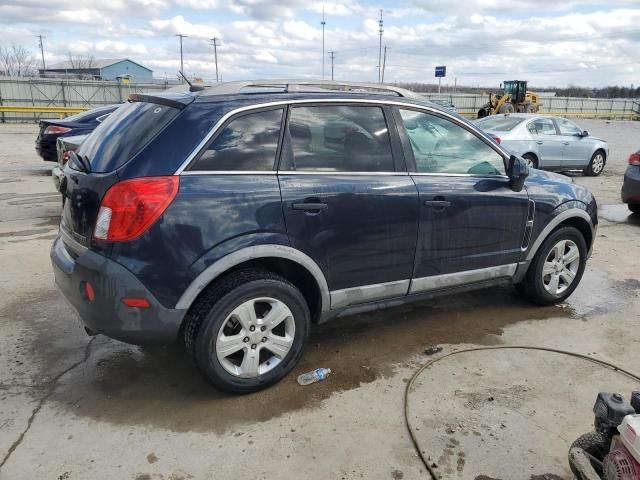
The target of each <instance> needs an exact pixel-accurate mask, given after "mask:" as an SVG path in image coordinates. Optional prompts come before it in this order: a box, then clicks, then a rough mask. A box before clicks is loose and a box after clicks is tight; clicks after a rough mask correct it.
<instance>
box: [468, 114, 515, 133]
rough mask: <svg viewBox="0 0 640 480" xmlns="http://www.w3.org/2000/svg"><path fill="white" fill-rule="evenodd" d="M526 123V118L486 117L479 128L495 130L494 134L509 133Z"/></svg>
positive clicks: (479, 123) (480, 122) (479, 124)
mask: <svg viewBox="0 0 640 480" xmlns="http://www.w3.org/2000/svg"><path fill="white" fill-rule="evenodd" d="M522 122H524V118H518V117H501V116H500V117H499V116H493V117H486V118H483V119H482V120H480V121H479V122H478V126H479V127H480V128H482V129H483V130H493V131H494V132H509V131H511V130H513V128H514V127H515V126H516V125H519V124H521V123H522Z"/></svg>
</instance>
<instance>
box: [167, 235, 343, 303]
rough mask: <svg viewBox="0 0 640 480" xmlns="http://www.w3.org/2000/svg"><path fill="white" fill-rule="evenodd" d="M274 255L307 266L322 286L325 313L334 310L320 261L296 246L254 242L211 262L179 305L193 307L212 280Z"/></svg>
mask: <svg viewBox="0 0 640 480" xmlns="http://www.w3.org/2000/svg"><path fill="white" fill-rule="evenodd" d="M270 257H271V258H273V257H276V258H282V259H285V260H290V261H293V262H295V263H297V264H298V265H300V266H301V267H303V268H305V269H306V270H307V271H308V272H309V273H310V274H311V275H312V276H313V278H314V279H315V281H316V283H317V284H318V287H319V289H320V299H321V303H322V308H321V310H322V312H325V311H328V310H329V309H330V305H331V302H330V297H329V286H328V284H327V280H326V278H325V276H324V274H323V273H322V270H321V269H320V267H319V266H318V264H317V263H316V262H315V261H313V259H312V258H311V257H309V256H308V255H306V254H304V253H303V252H301V251H300V250H296V249H295V248H292V247H288V246H286V245H275V244H268V245H254V246H251V247H245V248H241V249H240V250H236V251H235V252H233V253H230V254H229V255H225V256H224V257H222V258H220V259H219V260H218V261H216V262H214V263H213V264H212V265H209V266H208V267H207V268H206V269H204V270H203V271H202V272H200V274H199V275H198V276H197V277H196V278H195V280H193V281H192V282H191V283H190V284H189V286H188V287H187V288H186V290H185V291H184V292H183V294H182V296H181V297H180V299H179V300H178V303H177V304H176V306H175V308H176V309H188V308H189V307H191V305H192V304H193V302H194V301H195V299H196V298H197V297H198V295H199V294H200V292H202V291H203V290H204V289H205V288H206V287H207V286H208V285H209V284H210V283H211V282H212V281H214V280H215V279H216V278H218V277H219V276H220V275H222V274H224V273H225V272H227V271H228V270H230V269H231V268H233V267H235V266H237V265H240V264H241V263H245V262H247V261H249V260H255V259H260V258H270Z"/></svg>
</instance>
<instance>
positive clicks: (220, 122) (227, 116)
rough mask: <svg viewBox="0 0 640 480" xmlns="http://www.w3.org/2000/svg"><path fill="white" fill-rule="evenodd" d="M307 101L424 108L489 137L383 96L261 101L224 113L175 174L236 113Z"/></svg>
mask: <svg viewBox="0 0 640 480" xmlns="http://www.w3.org/2000/svg"><path fill="white" fill-rule="evenodd" d="M306 103H316V104H317V103H328V104H331V103H349V104H354V105H358V104H361V105H394V106H398V107H407V108H413V109H415V110H422V111H424V112H428V113H433V114H436V115H441V116H443V117H446V118H447V119H449V120H451V121H453V122H454V123H455V124H456V125H459V126H461V127H462V128H470V129H472V130H473V131H474V132H475V133H476V134H479V136H481V137H482V138H487V137H486V135H485V134H484V133H483V132H482V130H480V129H478V128H477V127H476V126H475V125H472V124H471V125H467V124H466V123H461V122H460V119H459V118H457V116H455V115H451V114H450V113H447V112H445V111H442V110H440V109H437V108H433V107H430V106H428V105H419V104H415V103H410V102H403V101H398V100H387V99H383V98H381V99H376V100H369V99H355V98H308V99H300V100H278V101H275V102H267V103H259V104H255V105H247V106H244V107H240V108H236V109H234V110H231V111H230V112H227V113H226V114H224V115H223V116H222V118H221V119H220V120H218V121H217V122H216V124H215V125H214V126H213V127H212V128H211V129H210V130H209V132H208V133H207V134H206V135H205V136H204V138H203V139H202V140H201V141H200V143H199V144H198V145H197V146H196V147H195V148H194V149H193V150H192V151H191V153H190V154H189V156H188V157H187V158H186V160H185V161H184V162H182V164H180V166H179V167H178V169H177V170H176V171H175V173H174V175H180V174H182V172H183V171H184V170H185V169H186V168H187V167H188V166H189V164H190V163H191V162H192V161H193V159H194V158H195V157H196V155H198V153H199V152H200V150H202V148H203V147H204V146H205V145H206V144H207V143H208V142H209V140H211V138H212V137H213V136H214V135H215V134H216V132H217V131H218V129H219V128H220V127H222V125H224V123H226V121H227V120H229V119H230V118H231V117H233V116H234V115H238V114H240V113H244V112H249V111H251V110H259V109H263V108H269V107H280V106H287V105H301V104H306ZM485 143H486V144H487V145H489V147H491V148H492V149H493V150H495V151H496V152H497V153H499V154H501V155H502V156H503V157H504V158H505V160H507V159H508V158H509V156H510V155H509V153H508V152H507V151H506V150H504V149H503V148H502V147H500V145H496V144H495V143H494V142H491V141H489V140H488V138H487V141H486V142H485ZM212 172H213V173H215V171H212ZM372 173H373V172H372ZM394 173H399V172H394ZM400 173H404V172H400ZM412 173H413V172H412Z"/></svg>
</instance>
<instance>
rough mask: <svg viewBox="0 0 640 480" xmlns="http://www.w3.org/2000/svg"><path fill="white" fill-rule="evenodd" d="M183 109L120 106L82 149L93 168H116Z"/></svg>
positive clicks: (141, 104) (79, 150) (83, 154)
mask: <svg viewBox="0 0 640 480" xmlns="http://www.w3.org/2000/svg"><path fill="white" fill-rule="evenodd" d="M178 113H180V110H178V109H177V108H173V107H169V106H166V105H157V104H155V103H145V102H133V103H127V104H125V105H123V106H121V107H119V108H118V109H117V110H116V111H114V112H113V113H112V114H111V115H109V116H108V117H107V118H106V119H105V120H104V121H103V122H102V123H101V124H100V125H98V127H97V128H96V129H95V130H94V131H93V132H92V133H91V134H90V135H89V136H88V137H87V139H86V140H85V141H84V142H83V143H82V145H81V146H80V148H79V149H78V155H82V156H85V157H86V158H87V159H88V160H89V162H90V163H91V171H92V172H112V171H113V170H115V169H117V168H119V167H120V166H122V165H124V164H125V163H126V162H127V161H129V160H131V159H132V158H133V157H134V156H135V155H136V154H137V153H138V152H140V151H141V150H142V148H143V147H145V146H146V145H147V144H148V143H149V141H151V140H152V139H153V138H154V137H155V136H156V135H157V134H158V133H159V132H161V131H162V130H164V129H165V127H166V126H167V125H169V123H170V122H171V121H172V120H173V119H174V118H176V116H177V115H178Z"/></svg>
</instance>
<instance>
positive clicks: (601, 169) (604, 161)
mask: <svg viewBox="0 0 640 480" xmlns="http://www.w3.org/2000/svg"><path fill="white" fill-rule="evenodd" d="M599 155H600V156H602V167H594V161H595V159H596V158H597V157H598V156H599ZM606 164H607V157H606V156H605V154H604V152H603V151H602V150H596V151H595V152H593V155H591V160H589V165H587V168H585V169H584V174H585V175H586V176H588V177H597V176H598V175H600V174H601V173H602V172H604V167H605V165H606ZM594 168H595V170H594ZM598 168H599V169H598Z"/></svg>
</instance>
